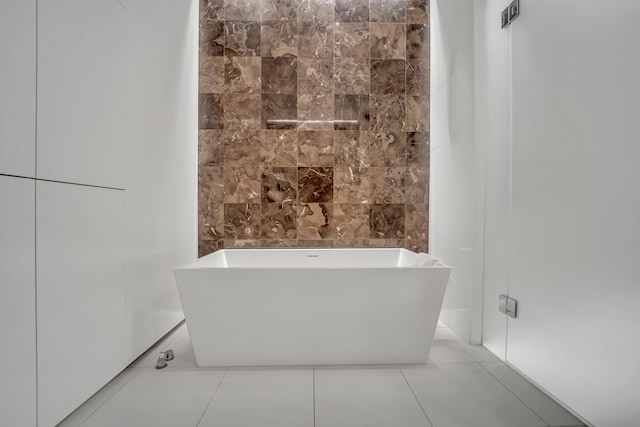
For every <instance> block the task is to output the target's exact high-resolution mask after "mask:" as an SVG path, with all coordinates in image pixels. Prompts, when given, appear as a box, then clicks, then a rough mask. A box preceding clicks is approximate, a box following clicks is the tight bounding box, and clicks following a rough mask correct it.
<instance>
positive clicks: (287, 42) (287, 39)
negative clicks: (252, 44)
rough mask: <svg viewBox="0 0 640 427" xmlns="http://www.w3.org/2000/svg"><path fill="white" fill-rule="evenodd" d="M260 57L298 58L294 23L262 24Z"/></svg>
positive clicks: (296, 28)
mask: <svg viewBox="0 0 640 427" xmlns="http://www.w3.org/2000/svg"><path fill="white" fill-rule="evenodd" d="M261 41H262V49H261V50H262V56H273V57H277V56H298V26H297V24H296V23H295V22H279V21H264V22H263V23H262V33H261Z"/></svg>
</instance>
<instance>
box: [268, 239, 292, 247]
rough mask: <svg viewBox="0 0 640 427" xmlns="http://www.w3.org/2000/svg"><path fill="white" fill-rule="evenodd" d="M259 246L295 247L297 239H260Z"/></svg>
mask: <svg viewBox="0 0 640 427" xmlns="http://www.w3.org/2000/svg"><path fill="white" fill-rule="evenodd" d="M260 247H261V248H296V247H298V241H297V240H295V239H273V240H272V239H262V240H260Z"/></svg>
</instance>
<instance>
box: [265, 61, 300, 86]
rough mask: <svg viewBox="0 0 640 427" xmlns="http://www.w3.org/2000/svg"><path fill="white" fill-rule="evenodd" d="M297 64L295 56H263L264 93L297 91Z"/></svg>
mask: <svg viewBox="0 0 640 427" xmlns="http://www.w3.org/2000/svg"><path fill="white" fill-rule="evenodd" d="M297 64H298V60H297V59H296V58H293V57H279V58H262V93H280V94H283V93H296V92H297V88H298V74H297Z"/></svg>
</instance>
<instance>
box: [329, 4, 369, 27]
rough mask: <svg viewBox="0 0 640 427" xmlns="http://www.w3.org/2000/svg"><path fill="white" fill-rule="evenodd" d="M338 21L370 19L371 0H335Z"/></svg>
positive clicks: (365, 20) (363, 20)
mask: <svg viewBox="0 0 640 427" xmlns="http://www.w3.org/2000/svg"><path fill="white" fill-rule="evenodd" d="M335 5H336V6H335V15H334V17H335V20H336V22H367V21H369V0H335Z"/></svg>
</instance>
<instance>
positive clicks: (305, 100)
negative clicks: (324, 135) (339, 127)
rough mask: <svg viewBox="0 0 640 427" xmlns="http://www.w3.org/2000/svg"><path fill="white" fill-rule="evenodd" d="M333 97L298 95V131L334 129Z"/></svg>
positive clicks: (325, 94) (328, 95)
mask: <svg viewBox="0 0 640 427" xmlns="http://www.w3.org/2000/svg"><path fill="white" fill-rule="evenodd" d="M333 100H334V98H333V95H332V94H330V93H328V94H327V93H318V94H310V93H303V94H298V130H328V129H333V123H334V121H333V113H334V108H333Z"/></svg>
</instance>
